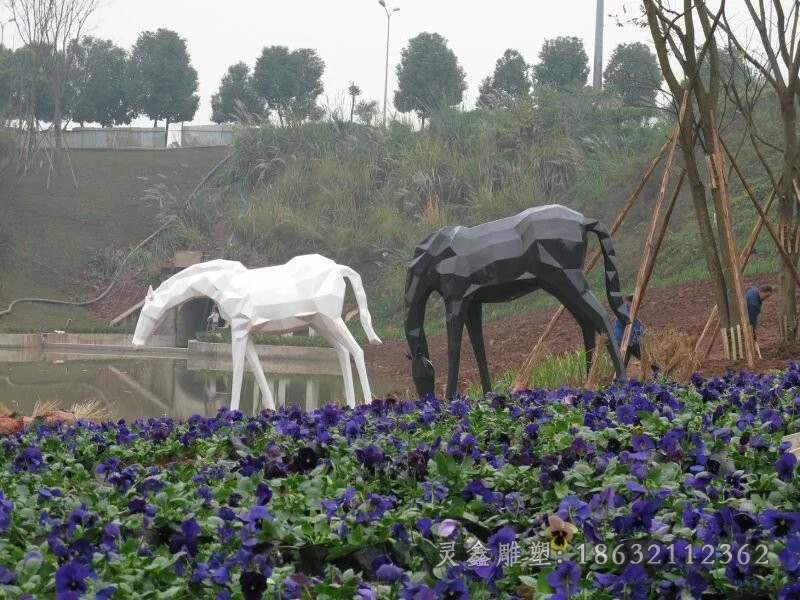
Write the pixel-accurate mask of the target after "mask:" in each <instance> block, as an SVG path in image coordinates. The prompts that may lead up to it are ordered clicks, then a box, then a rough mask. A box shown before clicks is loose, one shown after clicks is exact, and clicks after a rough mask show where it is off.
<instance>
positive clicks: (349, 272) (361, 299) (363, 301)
mask: <svg viewBox="0 0 800 600" xmlns="http://www.w3.org/2000/svg"><path fill="white" fill-rule="evenodd" d="M339 272H340V273H341V274H342V277H346V278H347V279H348V280H349V281H350V285H351V286H352V287H353V293H354V294H355V296H356V302H357V303H358V314H359V317H360V318H361V326H362V327H363V328H364V332H365V333H366V334H367V339H368V340H369V343H370V344H380V343H381V339H380V338H379V337H378V335H377V334H376V333H375V330H374V329H373V328H372V316H371V315H370V314H369V308H368V307H367V294H366V292H364V285H363V283H362V282H361V275H359V274H358V273H356V272H355V271H354V270H353V269H351V268H350V267H348V266H345V265H339Z"/></svg>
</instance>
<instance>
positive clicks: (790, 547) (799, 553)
mask: <svg viewBox="0 0 800 600" xmlns="http://www.w3.org/2000/svg"><path fill="white" fill-rule="evenodd" d="M778 558H779V559H780V561H781V564H782V565H783V568H784V569H786V570H787V571H788V572H789V573H791V574H792V575H795V576H798V575H800V536H799V535H797V534H795V535H793V536H792V537H790V538H789V539H788V540H786V546H784V548H783V550H781V551H780V552H779V553H778Z"/></svg>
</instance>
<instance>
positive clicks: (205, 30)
mask: <svg viewBox="0 0 800 600" xmlns="http://www.w3.org/2000/svg"><path fill="white" fill-rule="evenodd" d="M101 2H103V7H102V8H101V9H100V10H99V11H98V12H97V13H96V15H95V17H94V18H93V19H92V23H91V28H90V31H89V33H91V34H92V35H94V36H97V37H102V38H108V39H111V40H113V41H114V42H115V43H117V44H118V45H120V46H123V47H125V48H128V49H129V48H130V47H131V46H132V45H133V44H134V43H135V42H136V38H137V37H138V36H139V34H140V33H141V32H142V31H146V30H151V31H155V30H156V29H158V28H159V27H163V28H167V29H172V30H174V31H176V32H177V33H178V34H179V35H180V36H181V37H183V38H184V39H186V41H187V44H188V48H189V54H190V55H191V59H192V64H193V66H194V68H195V69H197V71H198V76H199V83H200V86H199V94H200V108H199V110H198V112H197V114H196V116H195V120H194V123H195V124H202V123H210V122H211V121H210V117H211V108H210V104H211V96H212V94H214V93H215V92H216V90H217V88H218V87H219V82H220V79H221V78H222V76H223V75H224V74H225V72H226V71H227V68H228V67H229V66H230V65H232V64H234V63H236V62H239V61H244V62H246V63H247V64H248V65H250V67H251V68H252V67H253V66H254V64H255V61H256V58H257V57H258V56H259V55H260V53H261V50H262V49H263V48H264V47H265V46H271V45H284V46H288V47H289V48H290V49H296V48H313V49H315V50H316V51H317V52H318V54H319V55H320V57H321V58H322V59H323V60H324V61H325V74H324V76H323V83H324V85H325V92H324V94H323V95H322V96H321V98H320V102H321V103H322V104H324V105H328V106H330V107H337V106H341V107H345V106H349V103H348V100H347V87H348V85H349V84H350V82H351V81H353V82H355V83H356V85H358V86H360V87H361V90H362V92H363V95H362V96H361V99H364V100H377V101H378V103H379V104H380V105H381V106H382V104H383V86H384V72H385V60H386V23H387V18H386V13H385V12H384V9H383V8H382V7H381V6H380V5H379V4H378V0H338V1H336V2H332V1H327V0H280V1H278V0H226V1H224V2H220V1H219V0H101ZM386 2H387V6H388V7H389V9H392V8H399V9H400V10H399V11H397V12H395V13H393V16H392V17H391V36H390V51H389V110H390V111H391V110H392V97H393V94H392V91H393V89H394V87H395V81H396V80H395V66H396V65H397V63H398V62H399V60H400V52H401V50H402V49H403V47H405V46H406V45H407V44H408V41H409V39H411V38H412V37H414V36H416V35H417V34H419V33H421V32H431V33H439V34H440V35H442V36H444V37H445V38H446V40H447V42H448V45H449V47H450V48H451V49H452V50H453V52H455V55H456V56H457V57H458V60H459V62H460V64H461V66H462V67H463V68H464V71H465V72H466V75H467V84H468V86H469V87H468V89H467V93H466V97H465V101H466V105H467V107H469V108H471V107H472V106H474V102H475V98H476V97H477V90H478V86H479V85H480V81H481V80H482V79H483V78H484V77H486V76H487V75H490V74H491V73H492V72H493V70H494V65H495V62H496V60H497V59H498V58H499V57H500V56H501V55H502V54H503V52H504V51H505V50H506V49H507V48H514V49H516V50H518V51H519V52H521V53H522V55H523V56H524V57H525V59H526V60H527V61H528V62H529V63H532V64H534V63H536V62H538V53H539V50H540V49H541V47H542V44H543V43H544V41H545V40H546V39H552V38H555V37H558V36H577V37H579V38H581V39H582V40H583V42H584V47H585V49H586V53H587V54H588V56H589V66H590V67H591V66H592V62H593V54H594V31H595V7H596V2H595V0H386ZM734 3H737V2H734ZM729 4H730V2H729ZM640 5H641V3H640V2H639V1H637V0H605V10H604V13H605V15H606V16H605V43H604V52H603V55H604V56H603V63H604V66H605V64H606V63H607V61H608V58H609V56H610V55H611V52H612V51H613V49H614V48H615V47H616V46H617V45H618V44H621V43H629V42H633V41H641V42H644V43H646V44H648V45H650V46H652V43H651V42H650V41H649V39H648V32H647V30H646V29H640V28H637V27H635V26H632V25H627V26H624V27H619V26H618V25H617V20H616V19H615V18H613V17H610V16H608V15H614V14H619V15H621V16H622V17H625V18H627V17H630V16H632V15H633V14H638V10H639V8H638V7H639V6H640ZM623 8H626V9H627V12H623ZM10 28H11V26H7V27H6V32H5V35H6V42H8V41H12V40H9V39H8V38H9V35H12V36H13V33H11V34H10V33H9V31H8V30H9V29H10ZM591 80H592V75H591V74H590V75H589V82H591ZM144 122H145V123H146V121H144Z"/></svg>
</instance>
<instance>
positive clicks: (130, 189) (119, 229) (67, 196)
mask: <svg viewBox="0 0 800 600" xmlns="http://www.w3.org/2000/svg"><path fill="white" fill-rule="evenodd" d="M227 152H229V149H228V148H186V149H175V150H169V151H154V150H116V151H112V150H80V151H78V150H76V151H73V152H71V153H70V157H71V159H72V162H73V165H74V169H75V173H76V177H77V180H78V187H77V188H76V187H75V185H74V183H73V180H72V177H71V175H70V171H69V168H68V165H67V164H65V163H64V164H62V170H61V173H60V174H59V175H57V176H56V177H55V178H54V179H53V180H52V181H51V183H50V185H49V187H48V186H47V177H46V169H45V165H44V164H38V165H37V166H36V167H35V168H34V169H33V170H32V171H31V172H29V173H28V175H27V176H26V177H24V178H23V179H21V180H20V181H18V182H16V183H15V182H13V181H9V182H6V183H4V184H3V186H2V189H0V197H2V199H3V201H2V204H1V205H0V228H2V231H3V232H5V233H7V234H9V235H10V239H11V247H10V249H9V250H8V251H7V252H5V253H4V254H3V256H2V258H3V259H4V260H3V265H2V267H0V310H4V309H5V308H6V306H7V305H8V304H9V302H11V301H12V300H14V299H16V298H19V297H24V296H34V297H45V298H53V299H63V300H70V301H74V300H85V299H88V298H93V297H94V296H96V294H97V291H98V290H97V289H96V288H95V286H94V285H93V281H92V273H91V269H90V267H89V262H90V260H91V259H92V257H93V256H96V255H98V254H99V253H101V252H103V250H104V249H107V248H111V247H114V248H123V249H127V248H131V247H133V246H134V245H136V244H138V243H139V242H140V241H142V240H143V239H144V238H145V237H146V236H147V235H148V234H150V233H152V232H153V231H154V230H155V228H156V227H157V226H158V224H157V223H156V221H155V217H156V214H157V213H158V210H159V207H158V206H157V205H156V203H154V202H152V201H145V200H143V196H144V195H145V192H146V190H148V189H149V188H153V187H154V186H156V185H163V186H164V187H165V190H166V191H168V192H169V193H171V194H174V195H176V197H181V196H183V197H186V196H187V195H188V194H189V193H190V192H191V191H192V189H194V187H195V186H196V185H197V183H198V182H199V181H200V180H201V179H202V178H203V176H204V175H205V174H206V173H207V172H208V171H209V170H210V169H211V168H212V167H213V166H214V165H215V164H216V163H217V162H219V160H220V159H221V158H222V157H223V156H224V155H225V154H226V153H227ZM42 158H44V157H43V156H42ZM109 182H113V183H109ZM126 302H127V299H125V298H122V299H121V303H122V304H125V303H126ZM66 319H72V323H73V324H74V325H76V326H80V327H92V326H102V325H106V324H107V322H106V321H104V320H102V319H100V318H98V317H97V315H95V314H94V313H93V312H91V311H89V310H87V309H75V308H60V307H54V306H49V305H44V304H36V305H33V304H29V305H20V306H19V308H18V309H15V310H14V312H13V314H12V315H9V316H8V317H4V318H2V319H0V331H9V330H21V329H34V330H48V329H54V328H56V329H61V328H63V327H64V324H65V321H66Z"/></svg>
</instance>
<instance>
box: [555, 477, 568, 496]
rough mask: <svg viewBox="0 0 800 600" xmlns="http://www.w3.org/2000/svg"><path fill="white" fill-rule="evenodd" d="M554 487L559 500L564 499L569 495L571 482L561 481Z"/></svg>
mask: <svg viewBox="0 0 800 600" xmlns="http://www.w3.org/2000/svg"><path fill="white" fill-rule="evenodd" d="M553 489H554V490H555V492H556V497H557V498H558V499H559V500H563V499H564V498H566V497H567V496H569V484H568V483H567V482H565V481H559V482H557V483H556V484H555V485H554V486H553Z"/></svg>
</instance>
